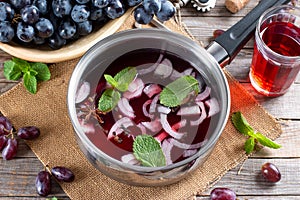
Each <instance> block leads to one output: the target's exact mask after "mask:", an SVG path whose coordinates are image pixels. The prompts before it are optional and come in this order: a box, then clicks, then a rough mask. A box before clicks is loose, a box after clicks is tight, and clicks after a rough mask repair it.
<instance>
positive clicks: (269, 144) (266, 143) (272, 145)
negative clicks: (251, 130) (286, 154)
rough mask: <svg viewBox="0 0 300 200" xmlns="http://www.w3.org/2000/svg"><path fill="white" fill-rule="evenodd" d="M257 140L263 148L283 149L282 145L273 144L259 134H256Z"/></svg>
mask: <svg viewBox="0 0 300 200" xmlns="http://www.w3.org/2000/svg"><path fill="white" fill-rule="evenodd" d="M255 139H257V141H258V142H259V143H260V144H262V145H263V146H266V147H270V148H272V149H279V148H280V147H281V145H280V144H277V143H276V142H273V141H272V140H270V139H269V138H267V137H266V136H264V135H263V134H261V133H258V132H256V134H255Z"/></svg>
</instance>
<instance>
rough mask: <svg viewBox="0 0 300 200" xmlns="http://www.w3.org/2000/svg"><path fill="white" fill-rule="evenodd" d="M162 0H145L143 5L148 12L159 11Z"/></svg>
mask: <svg viewBox="0 0 300 200" xmlns="http://www.w3.org/2000/svg"><path fill="white" fill-rule="evenodd" d="M161 5H162V2H161V0H144V1H143V6H144V8H145V10H146V11H147V12H148V13H157V12H158V11H160V9H161Z"/></svg>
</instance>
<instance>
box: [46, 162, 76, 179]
mask: <svg viewBox="0 0 300 200" xmlns="http://www.w3.org/2000/svg"><path fill="white" fill-rule="evenodd" d="M51 173H52V175H53V176H54V177H55V178H56V179H57V180H59V181H64V182H72V181H73V180H74V179H75V176H74V174H73V172H72V171H71V170H70V169H68V168H66V167H61V166H57V167H53V168H52V169H51Z"/></svg>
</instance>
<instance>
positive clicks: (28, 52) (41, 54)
mask: <svg viewBox="0 0 300 200" xmlns="http://www.w3.org/2000/svg"><path fill="white" fill-rule="evenodd" d="M131 12H132V9H129V10H128V11H127V12H126V13H125V14H124V15H123V16H121V17H119V18H117V19H114V20H110V21H109V22H107V23H106V24H105V25H104V26H103V27H102V28H100V29H99V30H98V31H95V32H93V33H91V34H89V35H87V36H84V37H82V38H80V39H78V40H76V41H74V42H72V43H69V44H67V45H66V46H64V47H62V48H60V49H58V50H52V49H50V48H48V49H37V48H29V47H24V46H20V45H18V44H7V43H1V42H0V49H2V50H3V51H5V52H6V53H8V54H10V55H12V56H14V57H18V58H21V59H23V60H27V61H31V62H43V63H57V62H62V61H67V60H71V59H74V58H78V57H80V56H82V55H83V54H84V53H85V52H86V51H87V50H88V49H89V48H91V47H92V46H93V45H94V44H96V43H97V42H98V41H100V40H102V39H103V38H105V37H107V36H109V35H111V34H113V33H115V32H116V31H117V30H118V29H119V28H120V27H121V25H122V24H123V23H124V22H125V21H126V19H127V18H128V17H129V16H130V14H131Z"/></svg>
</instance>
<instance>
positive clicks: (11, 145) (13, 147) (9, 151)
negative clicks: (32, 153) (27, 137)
mask: <svg viewBox="0 0 300 200" xmlns="http://www.w3.org/2000/svg"><path fill="white" fill-rule="evenodd" d="M17 150H18V141H17V139H16V138H8V139H7V142H6V146H5V147H4V148H3V150H2V157H3V159H4V160H11V159H13V158H14V157H15V156H16V154H17Z"/></svg>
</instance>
